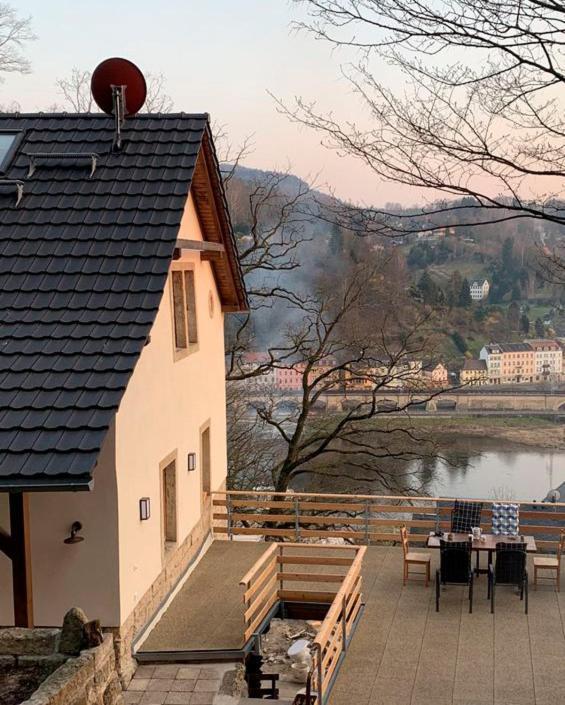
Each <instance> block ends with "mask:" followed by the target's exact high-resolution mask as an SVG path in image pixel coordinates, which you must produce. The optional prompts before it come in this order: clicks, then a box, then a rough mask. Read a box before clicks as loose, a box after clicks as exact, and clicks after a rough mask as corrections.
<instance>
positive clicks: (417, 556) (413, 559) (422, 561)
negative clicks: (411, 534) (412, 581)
mask: <svg viewBox="0 0 565 705" xmlns="http://www.w3.org/2000/svg"><path fill="white" fill-rule="evenodd" d="M400 540H401V541H402V551H403V552H404V573H403V579H402V584H403V585H406V582H407V581H408V577H409V576H410V575H424V580H425V586H426V587H428V585H429V584H430V564H431V560H432V557H431V554H429V553H416V552H415V551H411V550H410V544H409V543H408V531H407V530H406V527H405V526H402V527H401V528H400ZM411 565H423V566H424V568H425V570H424V571H421V570H413V571H412V572H410V566H411Z"/></svg>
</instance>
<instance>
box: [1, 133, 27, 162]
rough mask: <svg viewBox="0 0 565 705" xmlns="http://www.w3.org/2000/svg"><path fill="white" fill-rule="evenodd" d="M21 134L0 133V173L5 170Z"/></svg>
mask: <svg viewBox="0 0 565 705" xmlns="http://www.w3.org/2000/svg"><path fill="white" fill-rule="evenodd" d="M21 134H22V133H21V132H2V131H0V171H5V170H6V169H7V167H8V164H9V163H10V160H11V158H12V156H13V154H14V151H15V149H16V147H17V146H18V142H19V141H20V136H21Z"/></svg>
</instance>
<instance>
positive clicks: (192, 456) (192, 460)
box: [188, 453, 196, 472]
mask: <svg viewBox="0 0 565 705" xmlns="http://www.w3.org/2000/svg"><path fill="white" fill-rule="evenodd" d="M193 470H196V453H189V454H188V472H192V471H193Z"/></svg>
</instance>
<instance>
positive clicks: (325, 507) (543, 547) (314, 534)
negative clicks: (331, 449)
mask: <svg viewBox="0 0 565 705" xmlns="http://www.w3.org/2000/svg"><path fill="white" fill-rule="evenodd" d="M468 501H482V502H483V512H482V524H481V526H482V528H483V530H484V531H486V532H488V531H489V530H490V526H491V515H492V511H491V505H492V503H493V501H494V500H493V501H490V500H473V499H470V500H468ZM495 501H501V500H495ZM508 501H510V502H512V503H514V504H519V505H520V527H521V531H522V533H526V534H528V535H532V536H534V538H535V540H536V544H537V547H538V550H540V551H555V550H556V549H557V544H558V540H559V534H560V531H561V528H562V527H563V526H564V525H565V503H563V502H557V503H543V502H528V501H515V500H508ZM453 502H454V499H453V498H446V497H424V496H417V497H415V496H405V495H397V496H389V495H345V494H315V493H308V492H268V491H265V492H256V491H255V492H251V491H249V492H246V491H235V490H234V491H224V492H215V493H213V497H212V507H213V520H214V532H215V534H216V535H217V536H227V537H228V538H237V537H238V536H259V537H270V538H272V539H280V540H285V541H293V542H301V541H304V542H308V541H313V540H319V539H324V538H338V539H343V540H345V541H346V542H347V543H351V544H362V545H367V546H369V545H374V544H379V543H390V542H394V541H398V532H399V529H400V527H401V526H407V527H408V528H409V529H410V540H411V541H413V542H414V543H425V542H426V540H427V537H428V534H429V532H430V531H432V530H436V529H438V528H439V529H442V530H449V528H450V514H451V507H452V505H453Z"/></svg>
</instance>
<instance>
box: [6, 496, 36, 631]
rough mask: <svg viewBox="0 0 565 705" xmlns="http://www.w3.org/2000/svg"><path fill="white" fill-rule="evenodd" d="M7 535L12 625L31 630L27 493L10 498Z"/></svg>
mask: <svg viewBox="0 0 565 705" xmlns="http://www.w3.org/2000/svg"><path fill="white" fill-rule="evenodd" d="M10 532H11V536H10V540H11V544H12V587H13V593H14V624H15V626H16V627H33V593H32V583H31V541H30V527H29V496H28V494H27V493H26V492H14V493H11V494H10Z"/></svg>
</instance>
